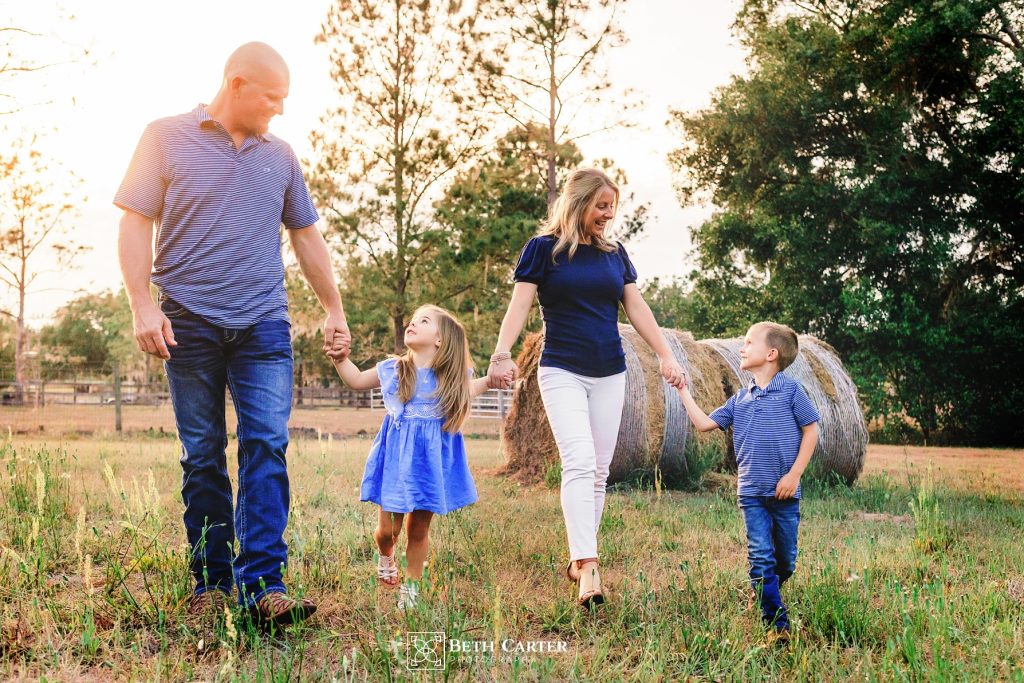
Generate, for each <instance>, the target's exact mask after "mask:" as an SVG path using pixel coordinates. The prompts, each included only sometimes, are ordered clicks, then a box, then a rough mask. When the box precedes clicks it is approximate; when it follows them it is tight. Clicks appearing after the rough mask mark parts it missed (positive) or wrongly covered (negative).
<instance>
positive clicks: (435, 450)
mask: <svg viewBox="0 0 1024 683" xmlns="http://www.w3.org/2000/svg"><path fill="white" fill-rule="evenodd" d="M395 363H396V359H394V358H389V359H387V360H385V361H381V362H380V363H377V376H378V377H379V378H380V386H381V390H382V392H383V394H384V407H385V409H387V415H385V416H384V423H383V424H382V425H381V426H380V431H379V432H378V433H377V438H375V439H374V440H373V447H372V448H371V449H370V456H369V457H368V458H367V459H366V470H365V471H364V473H363V485H362V491H361V494H360V500H363V501H369V502H373V503H376V504H377V505H379V506H381V508H382V509H383V510H384V511H385V512H402V513H408V512H412V511H413V510H429V511H431V512H434V513H436V514H439V515H443V514H445V513H447V512H449V511H451V510H456V509H458V508H460V507H463V506H465V505H469V504H470V503H475V502H476V499H477V495H476V486H474V485H473V476H472V475H471V474H470V473H469V464H468V462H467V461H466V447H465V445H464V444H463V441H462V434H461V433H456V434H452V433H450V432H446V431H444V430H442V429H441V427H442V426H443V425H444V420H445V418H444V413H443V412H442V410H441V408H440V406H439V405H438V404H437V401H436V400H435V399H434V396H433V394H434V391H435V390H436V388H437V379H436V378H435V376H434V371H433V370H432V369H430V368H420V369H419V370H418V371H417V375H416V392H415V395H414V396H413V397H412V398H411V399H410V400H409V402H408V403H405V404H403V403H402V401H401V400H400V399H399V397H398V373H397V370H396V368H395Z"/></svg>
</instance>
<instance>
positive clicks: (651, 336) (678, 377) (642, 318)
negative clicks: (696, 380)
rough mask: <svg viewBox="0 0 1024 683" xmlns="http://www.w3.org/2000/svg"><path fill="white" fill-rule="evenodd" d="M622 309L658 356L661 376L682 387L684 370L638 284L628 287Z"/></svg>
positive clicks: (624, 293)
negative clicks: (673, 353)
mask: <svg viewBox="0 0 1024 683" xmlns="http://www.w3.org/2000/svg"><path fill="white" fill-rule="evenodd" d="M622 308H623V310H625V311H626V317H627V318H629V322H631V323H632V324H633V327H635V328H636V331H637V333H638V334H639V335H640V336H641V337H643V340H644V341H645V342H647V345H648V346H650V347H651V350H652V351H654V353H656V354H658V361H659V363H660V365H661V376H662V377H664V378H665V381H666V382H668V383H669V384H671V385H672V386H674V387H676V388H680V387H682V382H683V369H682V368H681V367H679V363H678V362H677V361H676V358H675V356H673V355H672V349H670V348H669V346H668V343H667V342H666V341H665V337H664V336H662V334H661V330H660V329H659V328H658V321H657V320H655V319H654V313H652V312H651V307H650V306H648V305H647V302H646V301H644V297H643V295H642V294H641V293H640V290H639V289H638V288H637V286H636V283H630V284H628V285H626V287H625V289H624V291H623V294H622Z"/></svg>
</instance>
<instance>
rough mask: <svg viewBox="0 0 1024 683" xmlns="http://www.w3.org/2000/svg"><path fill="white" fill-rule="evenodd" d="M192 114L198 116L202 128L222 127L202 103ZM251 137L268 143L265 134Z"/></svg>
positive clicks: (256, 134) (197, 119) (255, 134)
mask: <svg viewBox="0 0 1024 683" xmlns="http://www.w3.org/2000/svg"><path fill="white" fill-rule="evenodd" d="M192 112H193V113H194V114H195V115H196V121H198V122H199V127H200V128H215V127H216V126H220V122H219V121H217V120H216V119H213V118H211V117H210V114H209V113H208V112H207V111H206V105H205V104H203V103H201V102H200V103H199V105H198V106H197V107H196V108H195V109H193V110H192ZM222 127H223V126H222ZM249 137H253V138H256V139H257V140H259V141H260V142H266V141H267V136H266V135H265V134H263V133H254V134H252V135H250V136H249Z"/></svg>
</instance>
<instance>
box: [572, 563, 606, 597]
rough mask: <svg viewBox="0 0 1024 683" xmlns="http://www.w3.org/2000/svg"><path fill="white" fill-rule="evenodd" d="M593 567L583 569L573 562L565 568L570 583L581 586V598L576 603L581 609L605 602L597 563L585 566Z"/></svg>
mask: <svg viewBox="0 0 1024 683" xmlns="http://www.w3.org/2000/svg"><path fill="white" fill-rule="evenodd" d="M589 565H593V567H591V568H590V569H586V570H585V569H583V568H582V567H580V566H578V565H577V563H576V562H575V561H573V560H570V561H569V564H568V565H566V567H565V575H566V576H567V577H568V578H569V580H570V581H572V582H573V583H575V584H576V585H577V586H579V590H580V593H579V597H577V598H576V602H577V603H578V604H579V605H580V607H590V606H591V605H600V604H602V603H603V602H604V591H603V590H602V589H601V574H600V573H599V571H598V565H597V562H587V563H586V565H584V566H589Z"/></svg>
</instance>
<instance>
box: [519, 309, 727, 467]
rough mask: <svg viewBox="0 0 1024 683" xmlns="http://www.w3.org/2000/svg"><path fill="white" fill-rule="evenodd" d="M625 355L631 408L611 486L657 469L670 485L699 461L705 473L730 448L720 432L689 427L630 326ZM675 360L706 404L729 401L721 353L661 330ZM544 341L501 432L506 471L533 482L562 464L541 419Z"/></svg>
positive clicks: (531, 343) (525, 357)
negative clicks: (540, 367)
mask: <svg viewBox="0 0 1024 683" xmlns="http://www.w3.org/2000/svg"><path fill="white" fill-rule="evenodd" d="M619 333H620V335H621V336H622V348H623V352H624V353H625V356H626V401H625V403H624V405H623V409H622V421H621V423H620V425H619V436H618V442H617V444H616V449H615V455H614V456H613V458H612V464H611V471H610V473H609V477H608V482H609V483H616V482H623V481H632V480H635V479H637V478H640V477H643V476H648V477H650V476H652V475H653V473H654V472H655V470H656V469H657V470H658V471H659V472H660V474H661V476H662V477H663V478H664V480H666V481H668V482H672V481H674V480H678V479H679V478H681V477H683V476H685V475H686V474H687V473H688V472H689V470H690V464H691V463H693V462H694V458H698V457H699V459H700V462H701V466H702V467H706V466H707V464H708V461H709V460H711V459H712V458H716V457H717V458H718V459H720V458H721V457H722V456H723V455H724V453H725V451H726V448H727V444H726V439H725V438H724V435H723V434H721V433H720V432H715V433H710V434H696V435H695V434H692V433H691V429H690V421H689V419H687V418H686V412H685V410H684V408H683V405H682V401H680V399H679V395H678V394H677V393H676V391H675V389H673V388H672V387H670V386H668V384H666V383H665V382H664V381H662V379H661V374H660V373H659V371H658V358H657V356H656V355H655V354H654V352H653V351H651V349H650V347H648V346H647V343H646V342H644V341H643V339H642V338H641V337H640V335H639V334H637V332H636V331H635V330H634V329H633V328H632V327H630V326H629V325H620V326H619ZM662 334H663V335H664V337H665V340H666V341H667V342H668V345H669V348H671V349H672V353H673V355H674V356H675V358H676V360H677V361H678V362H679V364H680V365H681V366H682V367H683V369H684V370H686V371H687V373H688V375H689V376H690V378H691V384H692V388H691V390H692V391H693V393H694V396H695V397H696V398H697V400H698V401H700V402H701V403H702V405H705V404H711V403H713V404H714V405H721V403H723V402H724V401H725V395H724V392H723V388H722V379H721V369H720V366H719V365H718V363H717V361H716V358H717V356H716V354H715V353H714V352H713V351H711V350H710V349H707V348H706V347H703V346H701V345H700V344H698V343H697V342H696V341H694V339H693V337H692V336H691V335H690V334H688V333H683V332H678V331H675V330H662ZM542 345H543V338H542V337H541V336H540V335H530V336H529V337H528V338H527V339H526V341H525V343H524V345H523V351H522V352H521V353H520V355H519V358H518V359H517V361H516V362H517V364H518V365H519V369H520V378H521V379H520V381H519V382H517V384H516V390H515V394H514V395H513V397H512V408H511V410H510V411H509V414H508V416H507V417H506V419H505V423H504V425H503V427H502V430H501V438H502V447H503V449H504V452H505V462H506V471H508V472H510V473H515V474H517V475H518V476H520V477H522V478H524V479H527V480H532V481H536V480H538V479H541V478H542V477H543V476H544V473H545V472H546V471H547V469H548V467H549V466H550V465H551V464H557V463H558V448H557V447H556V445H555V443H554V437H553V436H552V434H551V428H550V426H549V425H548V422H547V416H546V415H545V413H544V406H543V402H542V401H541V398H540V387H539V385H538V383H537V363H538V362H539V361H540V354H541V349H542Z"/></svg>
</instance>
